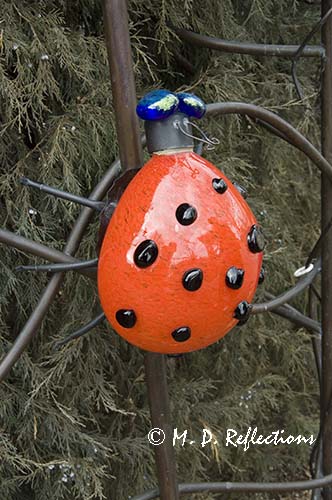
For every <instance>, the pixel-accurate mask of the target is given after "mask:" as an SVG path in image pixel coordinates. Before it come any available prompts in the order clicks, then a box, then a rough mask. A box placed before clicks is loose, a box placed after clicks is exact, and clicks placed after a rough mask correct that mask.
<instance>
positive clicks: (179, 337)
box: [172, 326, 191, 342]
mask: <svg viewBox="0 0 332 500" xmlns="http://www.w3.org/2000/svg"><path fill="white" fill-rule="evenodd" d="M190 335H191V330H190V328H189V327H188V326H181V327H180V328H177V329H176V330H174V332H172V337H173V339H174V340H176V342H185V341H186V340H188V339H189V338H190Z"/></svg>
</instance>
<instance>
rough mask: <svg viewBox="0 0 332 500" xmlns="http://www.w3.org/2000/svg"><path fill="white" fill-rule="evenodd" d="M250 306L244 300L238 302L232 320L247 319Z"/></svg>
mask: <svg viewBox="0 0 332 500" xmlns="http://www.w3.org/2000/svg"><path fill="white" fill-rule="evenodd" d="M249 312H250V304H248V302H247V301H246V300H243V301H242V302H240V303H239V304H238V306H237V308H236V309H235V311H234V318H236V319H238V320H239V321H244V320H247V319H248V318H249Z"/></svg>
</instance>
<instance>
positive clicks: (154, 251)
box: [134, 240, 158, 269]
mask: <svg viewBox="0 0 332 500" xmlns="http://www.w3.org/2000/svg"><path fill="white" fill-rule="evenodd" d="M157 257H158V247H157V244H156V243H155V242H154V241H153V240H145V241H142V243H140V244H139V245H138V247H137V248H136V250H135V253H134V262H135V264H136V266H137V267H141V268H142V269H143V268H145V267H149V266H151V264H153V263H154V261H155V260H156V258H157Z"/></svg>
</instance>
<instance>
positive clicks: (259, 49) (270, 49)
mask: <svg viewBox="0 0 332 500" xmlns="http://www.w3.org/2000/svg"><path fill="white" fill-rule="evenodd" d="M171 28H172V30H173V31H174V32H175V33H176V34H177V35H178V37H179V38H181V39H182V40H185V41H186V42H189V43H190V44H192V45H197V46H198V47H206V48H208V49H214V50H219V51H221V52H229V53H231V54H247V55H251V56H277V57H294V56H295V54H296V53H297V51H298V50H299V48H300V46H299V45H275V44H272V45H271V44H264V43H247V42H236V41H229V40H222V39H221V38H215V37H213V36H207V35H200V34H199V33H194V32H193V31H189V30H186V29H184V28H177V27H175V26H171ZM324 55H325V49H324V47H322V46H320V45H312V46H311V47H306V48H305V49H304V50H303V52H302V53H301V56H302V57H322V56H324Z"/></svg>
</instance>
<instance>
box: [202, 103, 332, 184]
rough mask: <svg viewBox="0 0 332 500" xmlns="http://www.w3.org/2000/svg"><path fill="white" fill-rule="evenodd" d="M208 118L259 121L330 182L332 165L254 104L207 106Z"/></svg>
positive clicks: (276, 118)
mask: <svg viewBox="0 0 332 500" xmlns="http://www.w3.org/2000/svg"><path fill="white" fill-rule="evenodd" d="M206 114H207V115H208V116H214V115H228V114H239V115H246V116H250V117H252V118H254V119H257V118H258V119H260V120H262V121H264V122H266V123H268V124H269V125H271V126H272V127H273V128H275V129H277V130H278V131H279V132H281V133H282V134H284V135H285V136H286V137H287V139H288V141H289V142H290V143H291V144H292V145H293V146H295V147H296V148H297V149H299V150H300V151H302V153H304V154H305V155H306V156H307V157H308V158H310V160H311V161H312V162H313V163H314V164H315V165H316V166H317V167H318V168H319V170H320V171H321V172H324V174H326V176H327V177H328V178H329V179H330V180H331V181H332V165H331V164H330V163H329V162H328V161H327V160H326V159H325V158H324V156H323V155H322V154H321V153H320V151H319V150H318V149H317V148H315V146H314V145H313V144H311V142H310V141H308V139H306V138H305V137H304V136H303V135H302V134H301V133H300V132H299V131H298V130H296V128H294V127H293V126H292V125H290V124H289V123H288V122H286V120H283V118H280V116H278V115H276V114H275V113H272V112H271V111H268V110H267V109H264V108H262V107H260V106H255V105H254V104H247V103H244V102H218V103H213V104H208V105H207V113H206Z"/></svg>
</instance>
